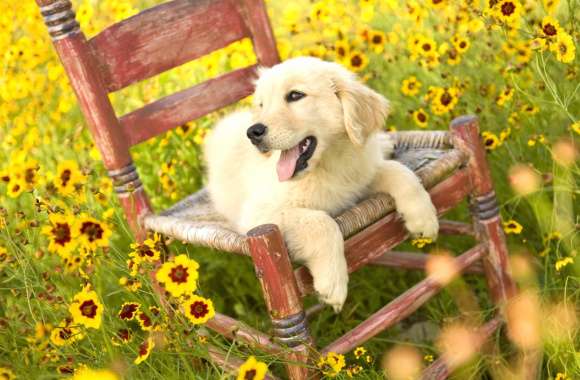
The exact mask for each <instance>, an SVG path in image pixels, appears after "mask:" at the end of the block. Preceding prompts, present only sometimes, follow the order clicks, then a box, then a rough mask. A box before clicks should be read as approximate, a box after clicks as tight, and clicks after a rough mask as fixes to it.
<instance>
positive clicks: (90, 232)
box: [74, 214, 112, 251]
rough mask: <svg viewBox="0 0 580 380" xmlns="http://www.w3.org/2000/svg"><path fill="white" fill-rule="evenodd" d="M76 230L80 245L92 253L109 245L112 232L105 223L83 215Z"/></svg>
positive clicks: (76, 224) (75, 226)
mask: <svg viewBox="0 0 580 380" xmlns="http://www.w3.org/2000/svg"><path fill="white" fill-rule="evenodd" d="M74 228H75V234H76V236H78V238H79V242H80V244H81V245H82V246H84V247H85V248H87V249H89V250H91V251H94V250H96V249H97V248H99V247H107V246H108V245H109V237H110V236H111V234H112V232H111V230H110V229H109V227H108V226H107V225H106V224H105V223H103V222H99V221H98V220H97V219H95V218H92V217H90V216H88V215H86V214H81V215H80V217H79V218H78V220H77V221H76V222H75V225H74Z"/></svg>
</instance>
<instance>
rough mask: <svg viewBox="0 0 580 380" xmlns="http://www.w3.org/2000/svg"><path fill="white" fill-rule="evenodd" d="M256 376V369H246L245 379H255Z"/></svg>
mask: <svg viewBox="0 0 580 380" xmlns="http://www.w3.org/2000/svg"><path fill="white" fill-rule="evenodd" d="M255 377H256V370H255V369H251V370H249V371H246V373H245V374H244V380H254V378H255Z"/></svg>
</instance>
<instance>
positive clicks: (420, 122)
mask: <svg viewBox="0 0 580 380" xmlns="http://www.w3.org/2000/svg"><path fill="white" fill-rule="evenodd" d="M413 121H414V122H415V124H417V126H419V127H420V128H427V122H428V121H429V116H427V113H426V112H425V110H424V109H423V108H419V109H418V110H415V111H413Z"/></svg>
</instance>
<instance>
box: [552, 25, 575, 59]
mask: <svg viewBox="0 0 580 380" xmlns="http://www.w3.org/2000/svg"><path fill="white" fill-rule="evenodd" d="M550 50H551V51H552V52H554V53H555V54H556V59H557V60H558V61H560V62H562V63H570V62H572V61H574V58H575V57H576V45H574V40H573V39H572V36H570V35H569V34H568V33H566V32H560V33H558V36H557V38H556V42H554V43H553V44H551V45H550Z"/></svg>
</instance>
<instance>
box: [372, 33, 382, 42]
mask: <svg viewBox="0 0 580 380" xmlns="http://www.w3.org/2000/svg"><path fill="white" fill-rule="evenodd" d="M382 42H383V36H381V35H378V34H377V35H376V36H373V43H374V44H380V43H382Z"/></svg>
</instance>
